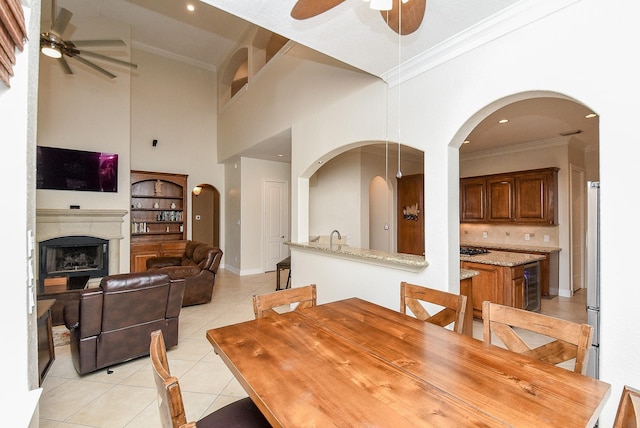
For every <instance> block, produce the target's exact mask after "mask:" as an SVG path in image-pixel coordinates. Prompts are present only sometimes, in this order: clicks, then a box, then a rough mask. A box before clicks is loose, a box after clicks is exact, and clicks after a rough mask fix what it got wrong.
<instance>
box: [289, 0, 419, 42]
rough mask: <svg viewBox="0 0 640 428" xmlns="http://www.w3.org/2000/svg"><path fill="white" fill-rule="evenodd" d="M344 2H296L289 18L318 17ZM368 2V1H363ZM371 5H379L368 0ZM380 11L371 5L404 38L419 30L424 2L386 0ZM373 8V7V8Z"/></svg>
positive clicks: (333, 0) (373, 0) (415, 0)
mask: <svg viewBox="0 0 640 428" xmlns="http://www.w3.org/2000/svg"><path fill="white" fill-rule="evenodd" d="M344 1H345V0H298V1H297V2H296V4H295V5H294V6H293V9H292V10H291V17H293V18H294V19H308V18H312V17H314V16H317V15H320V14H322V13H324V12H326V11H328V10H329V9H332V8H334V7H335V6H337V5H339V4H340V3H342V2H344ZM365 1H369V0H365ZM370 1H371V2H372V3H374V2H376V3H381V2H380V1H379V0H370ZM382 3H386V5H385V6H383V7H384V8H385V9H383V10H380V9H378V7H377V6H375V5H374V4H372V8H374V9H378V10H380V14H381V15H382V19H384V21H385V22H386V23H387V24H388V25H389V27H390V28H391V29H392V30H393V31H395V32H396V33H398V34H400V35H402V36H405V35H407V34H411V33H413V32H414V31H416V30H417V29H418V28H420V24H422V18H424V11H425V9H426V0H386V1H382ZM374 6H375V7H374Z"/></svg>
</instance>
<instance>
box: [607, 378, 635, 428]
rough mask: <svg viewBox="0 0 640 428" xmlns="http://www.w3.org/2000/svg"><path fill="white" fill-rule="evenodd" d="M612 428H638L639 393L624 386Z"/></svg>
mask: <svg viewBox="0 0 640 428" xmlns="http://www.w3.org/2000/svg"><path fill="white" fill-rule="evenodd" d="M613 428H640V391H638V390H637V389H635V388H631V387H630V386H627V385H625V386H624V388H623V389H622V395H621V396H620V404H619V405H618V412H617V413H616V419H615V420H614V422H613Z"/></svg>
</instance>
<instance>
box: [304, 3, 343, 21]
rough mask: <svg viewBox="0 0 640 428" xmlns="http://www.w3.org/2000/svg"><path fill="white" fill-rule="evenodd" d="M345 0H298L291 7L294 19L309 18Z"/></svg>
mask: <svg viewBox="0 0 640 428" xmlns="http://www.w3.org/2000/svg"><path fill="white" fill-rule="evenodd" d="M343 1H344V0H298V1H297V2H296V4H295V5H294V6H293V9H291V17H292V18H294V19H307V18H312V17H314V16H316V15H320V14H321V13H324V12H326V11H328V10H329V9H331V8H333V7H336V6H337V5H339V4H340V3H342V2H343Z"/></svg>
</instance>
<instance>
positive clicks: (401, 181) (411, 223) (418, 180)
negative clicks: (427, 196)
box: [398, 174, 424, 256]
mask: <svg viewBox="0 0 640 428" xmlns="http://www.w3.org/2000/svg"><path fill="white" fill-rule="evenodd" d="M398 253H405V254H416V255H418V256H424V174H415V175H406V176H404V177H402V178H398Z"/></svg>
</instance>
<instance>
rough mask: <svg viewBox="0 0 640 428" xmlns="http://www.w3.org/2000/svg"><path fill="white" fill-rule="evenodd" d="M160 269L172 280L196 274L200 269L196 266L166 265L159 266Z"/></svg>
mask: <svg viewBox="0 0 640 428" xmlns="http://www.w3.org/2000/svg"><path fill="white" fill-rule="evenodd" d="M160 271H161V272H163V273H166V274H168V275H169V278H171V279H172V280H176V279H182V278H188V277H190V276H196V275H198V274H199V273H200V272H201V271H202V269H200V268H199V267H198V266H166V267H163V268H161V269H160Z"/></svg>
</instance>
